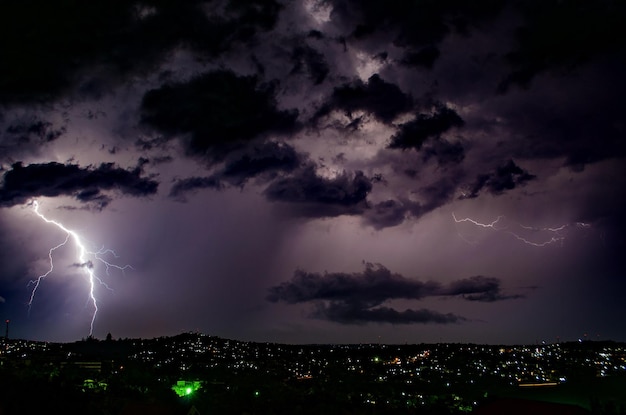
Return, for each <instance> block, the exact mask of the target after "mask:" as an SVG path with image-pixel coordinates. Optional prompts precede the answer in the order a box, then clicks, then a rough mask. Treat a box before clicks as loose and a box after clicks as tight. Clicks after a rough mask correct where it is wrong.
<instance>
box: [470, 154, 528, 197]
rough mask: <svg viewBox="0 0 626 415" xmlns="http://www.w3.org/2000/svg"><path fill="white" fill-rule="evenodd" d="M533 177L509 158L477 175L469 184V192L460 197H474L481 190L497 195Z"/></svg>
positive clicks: (521, 184)
mask: <svg viewBox="0 0 626 415" xmlns="http://www.w3.org/2000/svg"><path fill="white" fill-rule="evenodd" d="M534 179H536V176H534V175H532V174H530V173H529V172H527V171H526V170H524V169H522V168H521V167H519V166H518V165H517V164H515V162H514V161H513V160H509V161H507V162H506V163H505V164H503V165H501V166H499V167H498V168H496V171H495V172H492V173H489V174H481V175H479V176H478V177H477V178H476V181H475V182H474V184H473V185H472V186H471V189H470V191H469V193H467V194H465V195H464V196H462V198H463V199H466V198H475V197H477V196H478V195H479V193H480V192H481V191H482V190H487V191H488V192H489V193H492V194H494V195H499V194H501V193H504V192H505V191H507V190H512V189H515V188H516V187H518V186H523V185H524V184H526V182H528V181H530V180H534Z"/></svg>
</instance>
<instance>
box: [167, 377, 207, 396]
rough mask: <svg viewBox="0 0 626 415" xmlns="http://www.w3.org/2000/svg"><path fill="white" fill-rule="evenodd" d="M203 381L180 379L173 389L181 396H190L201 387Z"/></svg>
mask: <svg viewBox="0 0 626 415" xmlns="http://www.w3.org/2000/svg"><path fill="white" fill-rule="evenodd" d="M201 386H202V382H200V381H197V380H193V381H187V380H179V381H178V382H176V385H174V386H172V390H173V391H174V392H176V394H177V395H178V396H180V397H184V396H189V395H191V394H193V393H194V392H195V391H197V390H198V389H200V387H201Z"/></svg>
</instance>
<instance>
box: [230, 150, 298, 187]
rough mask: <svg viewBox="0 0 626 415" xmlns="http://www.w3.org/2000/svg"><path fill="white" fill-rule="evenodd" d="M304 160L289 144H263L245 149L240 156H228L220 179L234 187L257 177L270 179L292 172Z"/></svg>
mask: <svg viewBox="0 0 626 415" xmlns="http://www.w3.org/2000/svg"><path fill="white" fill-rule="evenodd" d="M304 160H305V157H304V156H302V155H300V154H298V153H297V152H296V150H295V149H294V148H293V147H292V146H290V145H289V144H286V143H278V142H274V141H270V142H264V143H260V144H257V145H254V146H251V147H249V148H246V149H245V150H244V151H243V153H241V154H232V155H231V156H229V158H228V159H227V160H226V162H225V165H224V169H223V170H222V171H221V173H220V177H221V178H222V179H224V180H227V181H228V182H230V183H232V184H234V185H241V184H243V183H245V182H246V181H247V180H248V179H250V178H254V177H257V176H259V175H269V178H272V177H273V176H275V175H276V174H277V173H278V172H285V173H289V172H292V171H294V170H296V169H297V168H298V167H300V165H301V164H302V163H303V162H304Z"/></svg>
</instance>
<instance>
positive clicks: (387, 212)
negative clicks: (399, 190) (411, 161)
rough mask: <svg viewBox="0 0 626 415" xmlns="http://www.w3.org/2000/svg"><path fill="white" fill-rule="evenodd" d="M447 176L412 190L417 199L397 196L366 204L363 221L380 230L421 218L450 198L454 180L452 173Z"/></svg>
mask: <svg viewBox="0 0 626 415" xmlns="http://www.w3.org/2000/svg"><path fill="white" fill-rule="evenodd" d="M415 175H417V172H415V173H414V174H413V173H411V174H410V176H411V177H415ZM449 176H450V178H448V177H444V178H443V179H440V180H437V181H436V182H434V183H432V184H430V185H427V186H423V187H421V188H419V189H416V190H415V191H413V194H414V197H417V198H419V200H412V199H409V198H407V197H399V198H398V200H393V199H388V200H384V201H382V202H378V203H376V204H374V205H373V206H371V205H368V209H367V210H365V211H364V212H363V213H362V218H363V222H364V223H365V224H367V225H369V226H372V227H373V228H375V229H378V230H380V229H383V228H388V227H393V226H397V225H400V224H401V223H403V222H404V221H405V220H407V219H409V218H412V219H419V218H421V217H422V216H423V215H425V214H427V213H429V212H432V211H433V210H435V209H437V208H438V207H440V206H443V205H445V204H446V203H448V202H449V201H450V200H452V198H453V196H454V192H455V191H456V182H455V181H454V180H452V179H451V178H452V177H454V175H452V174H450V175H449Z"/></svg>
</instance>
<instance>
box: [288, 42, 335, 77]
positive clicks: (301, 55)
mask: <svg viewBox="0 0 626 415" xmlns="http://www.w3.org/2000/svg"><path fill="white" fill-rule="evenodd" d="M291 59H292V61H293V68H292V69H291V74H292V75H293V74H299V73H304V74H306V75H307V76H308V77H309V78H311V80H312V81H313V83H314V84H315V85H319V84H321V83H322V82H324V80H325V79H326V77H327V76H328V73H329V72H330V68H329V66H328V63H327V62H326V60H325V59H324V55H323V54H321V53H320V52H318V51H317V50H315V49H314V48H312V47H311V46H308V45H302V46H298V47H296V48H295V49H294V50H293V53H292V55H291Z"/></svg>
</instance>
